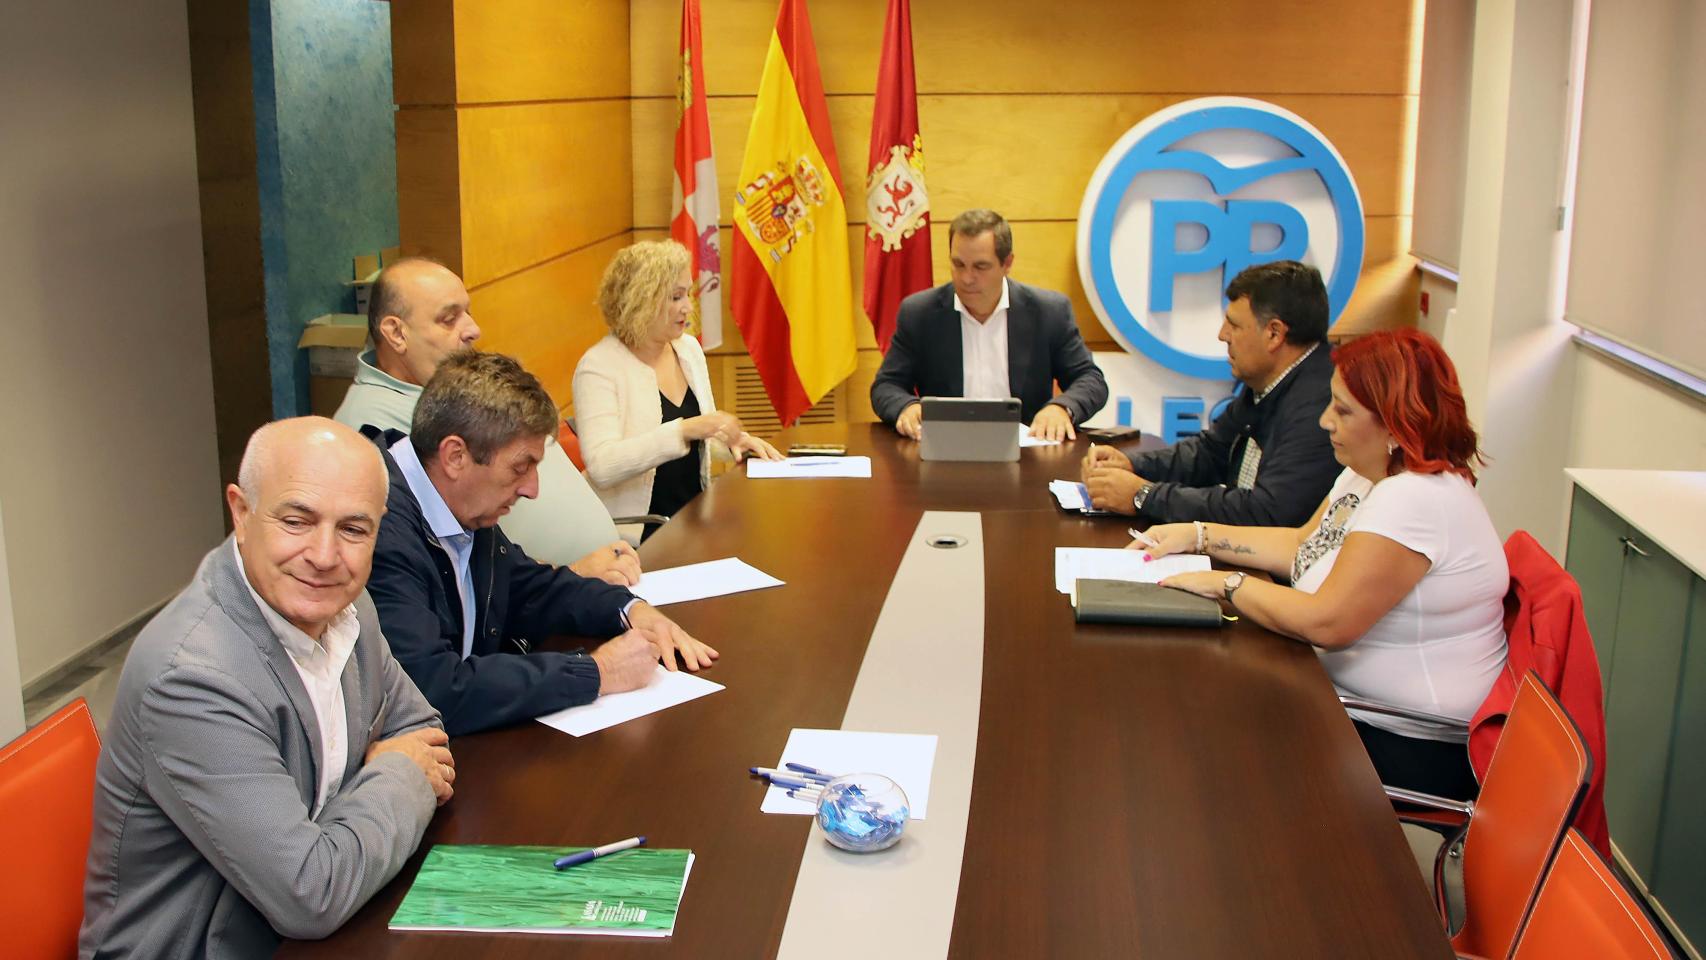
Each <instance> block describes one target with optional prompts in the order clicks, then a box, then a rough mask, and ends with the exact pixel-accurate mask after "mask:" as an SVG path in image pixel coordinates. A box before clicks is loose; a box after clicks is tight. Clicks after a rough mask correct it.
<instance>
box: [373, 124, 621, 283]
mask: <svg viewBox="0 0 1706 960" xmlns="http://www.w3.org/2000/svg"><path fill="white" fill-rule="evenodd" d="M456 116H457V126H458V132H457V133H458V137H459V139H460V164H461V174H460V182H461V188H462V266H463V268H464V271H465V272H464V274H463V277H464V279H465V280H466V281H467V283H468V285H469V286H471V287H472V286H477V285H479V284H482V283H485V282H487V281H489V280H492V279H495V278H497V277H501V276H504V275H506V274H509V273H513V272H515V271H517V270H522V269H525V268H527V267H531V266H533V265H534V264H538V263H541V262H543V261H545V260H548V259H550V258H552V257H555V256H558V255H560V254H563V253H566V252H568V251H571V250H577V249H579V248H581V247H583V246H586V245H587V244H589V243H592V242H594V241H597V240H602V239H604V238H606V237H609V236H612V235H614V234H617V233H621V232H624V231H626V230H628V229H629V228H630V226H631V225H632V223H633V205H632V200H631V194H632V191H633V182H634V180H633V172H632V168H631V166H630V163H631V160H632V157H633V151H632V146H631V144H630V142H629V130H630V124H629V104H628V101H627V100H581V101H560V102H552V103H528V104H514V105H505V106H490V107H467V108H462V109H459V110H457V111H456ZM406 236H407V233H405V237H406Z"/></svg>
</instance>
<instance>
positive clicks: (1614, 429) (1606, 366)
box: [1570, 348, 1706, 470]
mask: <svg viewBox="0 0 1706 960" xmlns="http://www.w3.org/2000/svg"><path fill="white" fill-rule="evenodd" d="M1575 362H1576V392H1575V397H1574V398H1573V400H1574V403H1573V409H1572V424H1571V429H1572V432H1571V436H1570V466H1572V467H1601V468H1622V469H1637V470H1706V403H1703V402H1701V401H1699V400H1695V399H1691V398H1689V397H1688V396H1686V395H1684V394H1683V393H1681V392H1680V391H1678V390H1675V389H1672V388H1669V387H1666V386H1662V385H1660V384H1659V383H1656V382H1655V381H1653V380H1652V379H1651V378H1649V377H1646V376H1643V375H1642V374H1639V373H1636V372H1634V371H1632V370H1630V369H1629V368H1627V367H1625V366H1623V365H1622V364H1619V363H1618V362H1616V361H1615V360H1610V359H1607V358H1606V357H1603V356H1600V355H1599V354H1598V353H1595V352H1593V351H1592V350H1588V349H1585V348H1578V349H1577V350H1576V357H1575Z"/></svg>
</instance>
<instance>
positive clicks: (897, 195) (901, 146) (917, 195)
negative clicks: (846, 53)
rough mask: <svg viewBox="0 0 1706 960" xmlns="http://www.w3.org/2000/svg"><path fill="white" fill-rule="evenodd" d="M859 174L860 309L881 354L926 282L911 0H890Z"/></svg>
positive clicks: (926, 217) (925, 209)
mask: <svg viewBox="0 0 1706 960" xmlns="http://www.w3.org/2000/svg"><path fill="white" fill-rule="evenodd" d="M867 170H868V171H869V172H868V174H867V176H866V179H865V314H866V316H869V317H870V318H871V327H872V329H873V330H875V332H876V336H877V346H879V347H881V348H882V349H883V352H885V353H887V352H888V349H889V338H890V337H892V336H894V324H895V313H896V311H898V310H899V309H900V302H901V301H902V300H904V299H906V295H907V294H909V293H916V292H917V291H919V290H923V289H925V288H926V287H929V286H930V198H929V196H928V195H927V194H926V193H925V192H924V138H923V137H921V136H920V135H919V133H918V89H917V86H916V85H915V84H914V83H913V79H912V4H911V3H910V0H889V13H888V23H887V25H886V26H885V27H884V28H883V55H882V60H881V61H879V62H878V65H877V103H876V109H875V112H874V113H873V114H872V116H871V162H870V165H869V166H868V167H867Z"/></svg>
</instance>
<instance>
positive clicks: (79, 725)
mask: <svg viewBox="0 0 1706 960" xmlns="http://www.w3.org/2000/svg"><path fill="white" fill-rule="evenodd" d="M100 753H101V738H100V734H98V733H96V731H95V720H94V718H93V717H91V716H90V715H89V705H88V703H86V702H85V701H84V700H83V699H82V698H81V697H79V698H77V699H76V700H74V701H72V702H71V703H69V704H67V705H66V706H64V707H61V708H60V709H59V710H58V711H56V712H55V713H54V714H53V716H50V717H48V718H47V719H46V720H43V721H42V722H41V723H38V724H36V725H35V726H34V727H32V728H30V730H28V731H27V732H25V733H24V735H23V736H21V737H19V738H18V739H16V740H13V741H12V742H11V743H9V744H7V745H6V746H4V747H0V851H5V857H6V862H5V869H3V870H0V930H4V931H5V932H4V933H3V934H0V937H3V938H4V940H5V942H6V950H5V952H6V954H7V955H8V956H16V957H75V956H76V955H77V929H78V927H80V926H81V925H82V923H83V877H84V873H85V869H86V867H85V864H86V863H87V861H88V859H89V831H90V828H91V826H92V825H93V823H94V809H95V761H96V759H98V758H99V756H100Z"/></svg>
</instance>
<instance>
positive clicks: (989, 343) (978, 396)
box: [954, 277, 1013, 400]
mask: <svg viewBox="0 0 1706 960" xmlns="http://www.w3.org/2000/svg"><path fill="white" fill-rule="evenodd" d="M954 309H955V310H956V311H958V313H959V315H960V355H961V361H962V364H963V365H962V370H963V372H964V374H965V383H964V389H963V391H962V393H961V396H964V397H966V398H967V399H970V400H1005V399H1007V398H1008V397H1011V396H1012V395H1013V385H1012V383H1010V382H1009V381H1008V379H1007V278H1006V277H1002V278H1001V302H1000V303H998V304H996V305H995V312H993V313H991V314H990V315H989V319H988V320H985V321H984V322H982V323H978V322H977V321H976V320H974V319H972V315H971V314H970V313H969V312H968V311H967V310H966V306H965V304H963V303H961V302H960V295H959V294H957V293H956V294H954Z"/></svg>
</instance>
